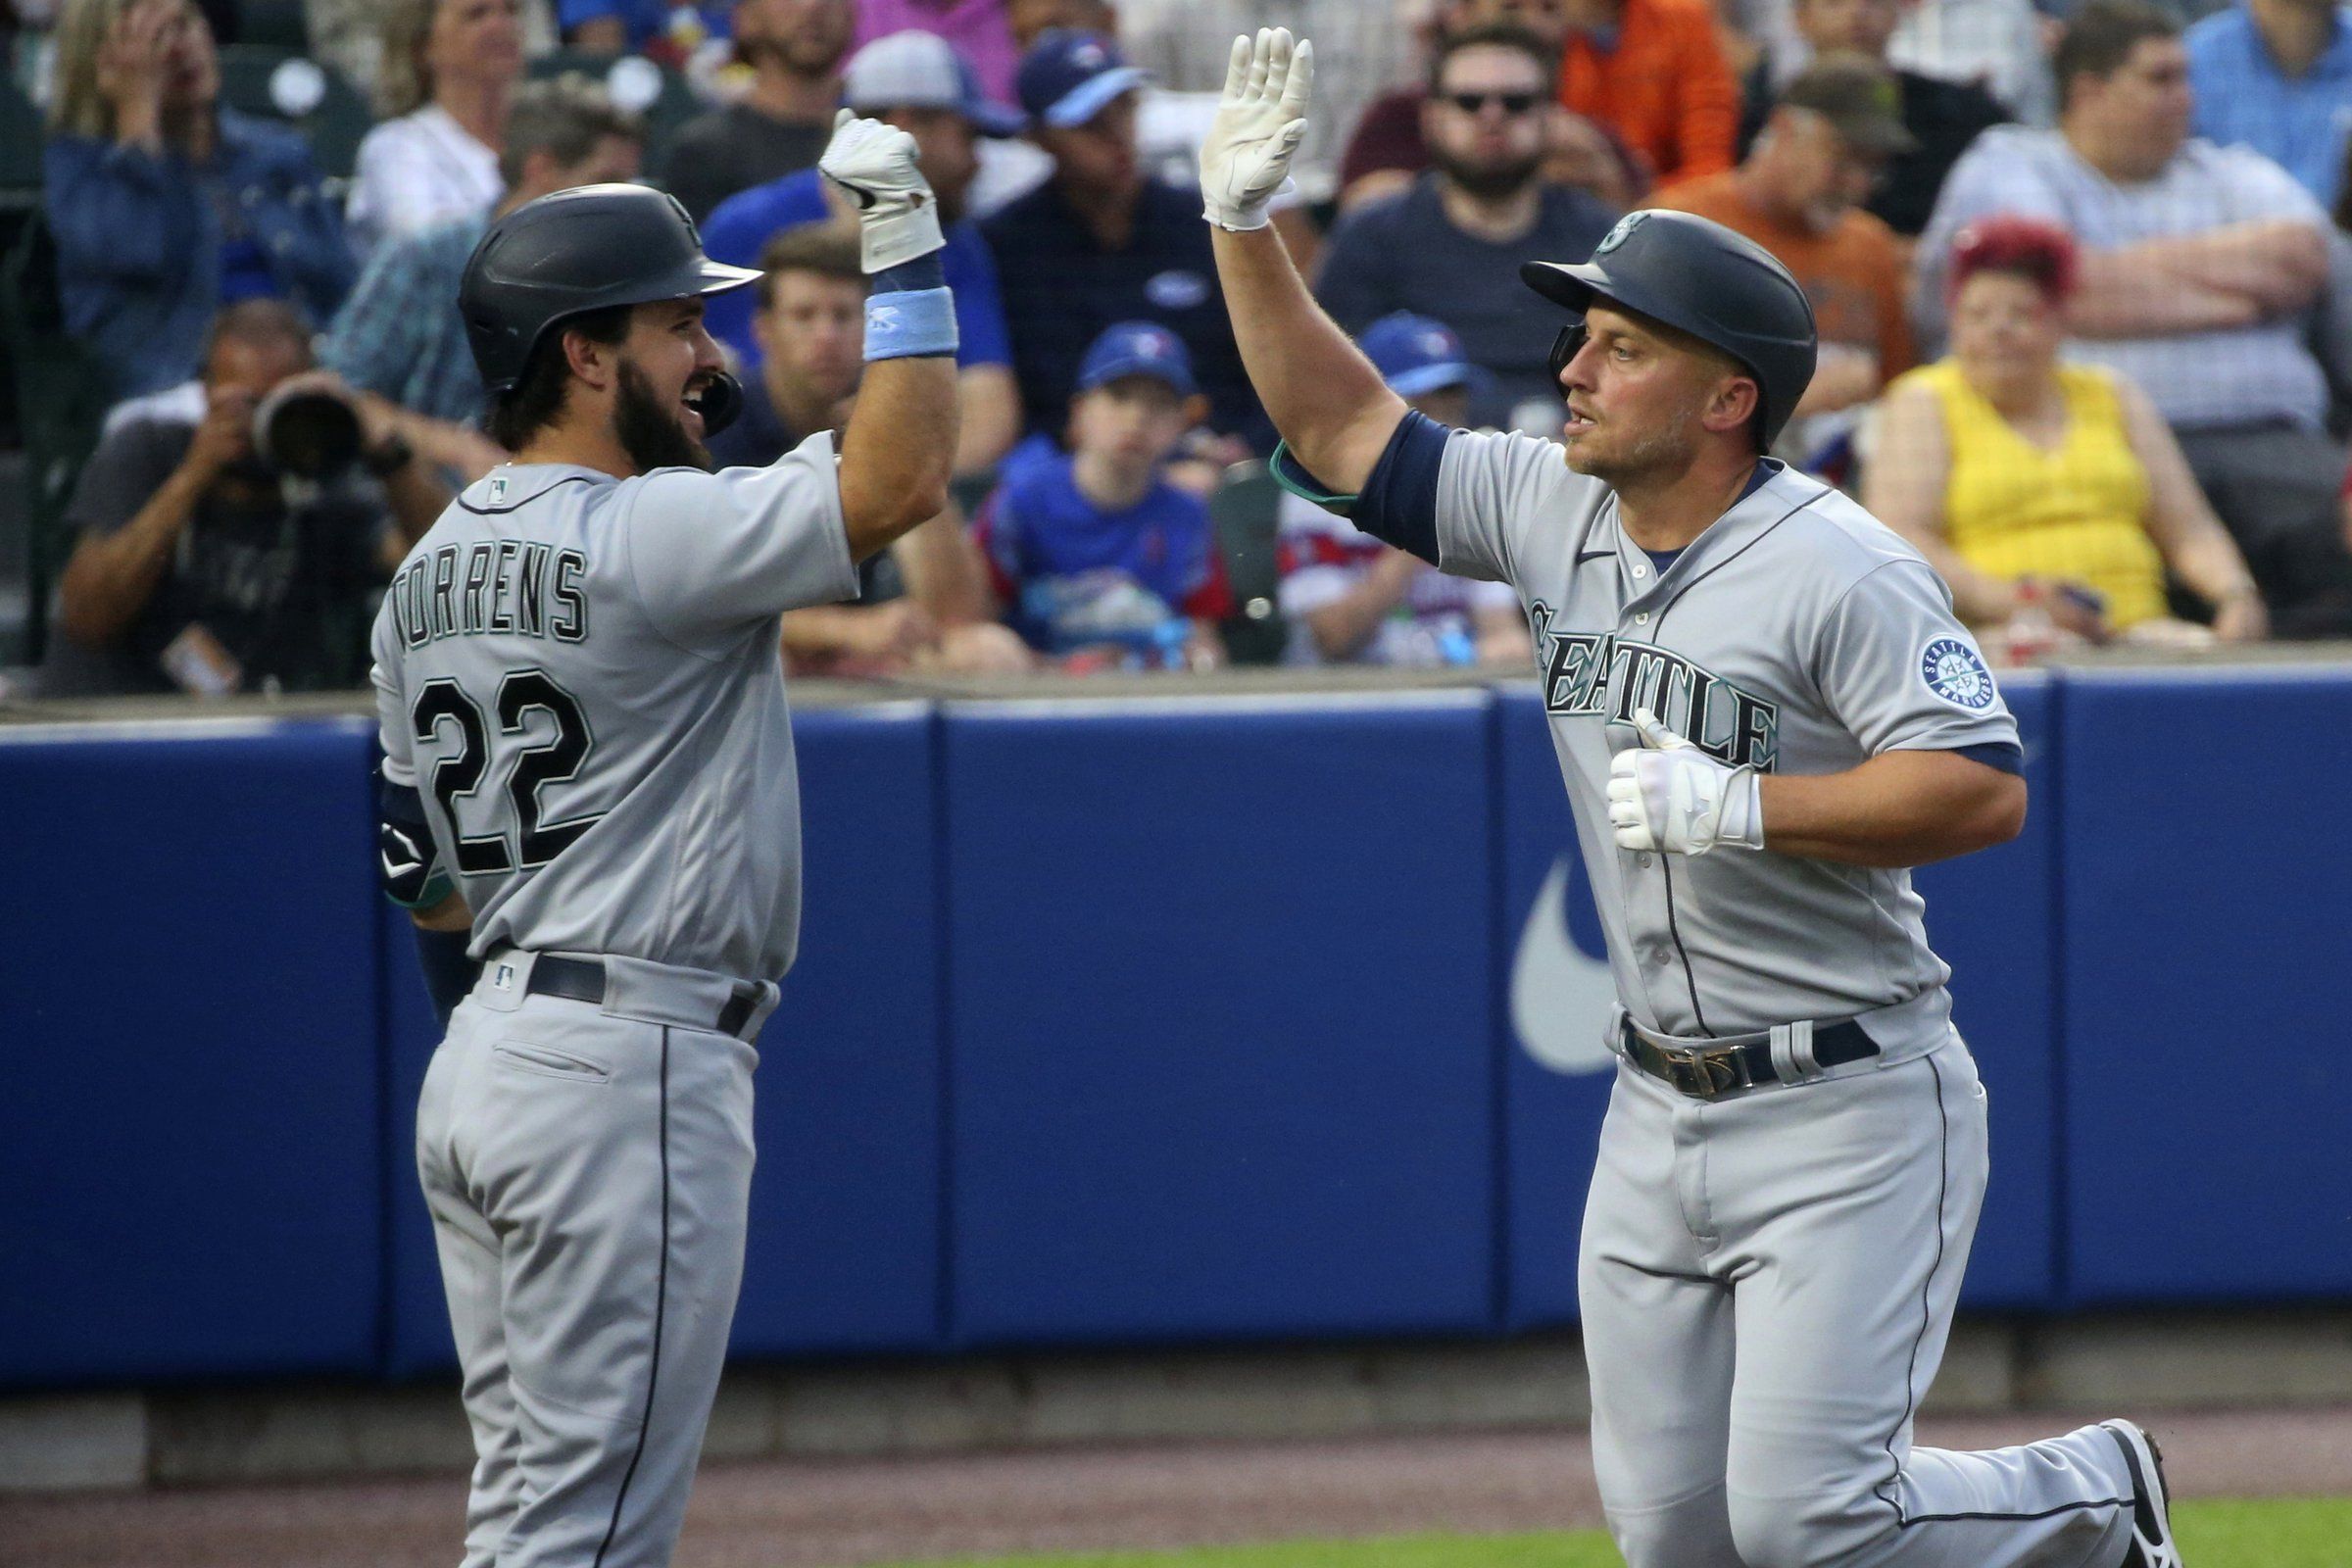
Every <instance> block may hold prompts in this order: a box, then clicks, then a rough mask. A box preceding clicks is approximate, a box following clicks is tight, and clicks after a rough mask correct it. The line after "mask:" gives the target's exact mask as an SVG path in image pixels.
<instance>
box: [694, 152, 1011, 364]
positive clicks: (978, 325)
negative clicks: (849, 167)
mask: <svg viewBox="0 0 2352 1568" xmlns="http://www.w3.org/2000/svg"><path fill="white" fill-rule="evenodd" d="M832 217H833V209H832V208H830V207H828V206H827V205H826V204H825V190H824V176H823V175H822V174H819V173H818V172H816V171H815V170H813V169H803V170H800V171H798V172H794V173H790V174H786V175H785V176H784V177H783V178H782V179H771V180H769V181H768V182H767V183H766V184H764V185H754V186H753V187H752V188H751V189H750V190H746V191H738V192H736V193H735V194H734V195H732V196H730V197H728V198H727V199H726V200H725V201H723V202H720V203H719V204H718V207H717V208H716V210H714V211H713V212H712V213H711V219H710V221H708V222H706V223H704V224H703V250H704V253H705V254H707V255H708V256H709V257H710V258H711V260H712V261H714V262H727V263H730V264H732V265H733V266H736V267H758V266H759V265H760V250H761V249H762V248H764V247H765V246H766V244H767V242H768V241H769V240H771V239H773V238H775V237H776V236H777V235H778V234H781V233H784V232H785V231H786V230H788V229H795V228H805V227H807V226H808V225H809V224H810V223H822V222H825V221H829V220H830V219H831V218H832ZM944 237H945V238H946V240H947V246H946V248H945V249H943V250H941V252H940V253H939V265H940V270H942V271H944V272H946V273H947V275H948V287H950V288H952V289H954V290H955V291H956V336H957V338H958V339H959V341H958V343H957V346H956V365H958V366H959V367H964V368H969V367H971V366H975V365H1010V364H1011V363H1012V342H1011V336H1010V334H1009V333H1008V332H1007V331H1006V330H1005V301H1004V299H1003V297H1002V296H1001V295H1000V294H999V293H998V290H997V264H996V262H995V260H994V259H993V258H992V257H991V256H990V255H989V252H988V246H987V244H986V243H985V242H984V241H982V239H981V238H980V231H979V229H977V228H975V227H973V226H972V224H970V223H969V222H963V221H957V222H954V223H950V224H949V225H948V226H947V228H946V230H945V232H944ZM759 308H760V291H759V290H758V289H756V288H738V289H730V290H728V291H727V292H726V293H724V294H713V295H711V300H710V304H709V307H708V311H707V314H706V315H705V316H704V318H703V319H704V322H705V323H706V324H707V325H708V326H709V327H710V328H711V336H712V337H715V338H717V339H718V340H719V341H720V342H722V343H724V344H726V345H727V346H728V347H729V348H731V349H733V350H734V351H735V352H736V353H737V354H738V355H740V356H741V357H742V362H743V368H744V371H745V374H746V376H747V377H748V376H749V375H750V374H752V373H754V372H756V371H757V370H758V368H759V365H760V345H759V343H758V342H757V341H755V340H754V339H753V337H752V318H753V316H754V315H756V314H757V313H758V311H759Z"/></svg>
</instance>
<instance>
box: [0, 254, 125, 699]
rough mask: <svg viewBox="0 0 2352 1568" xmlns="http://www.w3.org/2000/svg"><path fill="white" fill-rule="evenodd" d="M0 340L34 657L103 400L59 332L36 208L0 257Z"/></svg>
mask: <svg viewBox="0 0 2352 1568" xmlns="http://www.w3.org/2000/svg"><path fill="white" fill-rule="evenodd" d="M0 345H5V349H6V359H7V362H8V364H9V368H10V369H11V370H12V371H13V373H14V376H15V390H16V393H17V417H18V420H19V425H20V432H21V434H22V436H23V439H24V444H25V634H24V646H23V647H22V649H21V650H20V651H19V654H20V657H21V658H22V659H23V661H24V662H25V663H28V664H29V663H37V662H40V657H41V653H42V651H43V649H44V648H45V647H46V646H47V641H48V609H49V589H50V585H51V584H52V583H53V582H54V581H55V580H56V577H57V573H58V572H59V571H60V570H61V569H62V568H63V566H64V564H65V557H66V553H67V551H69V550H70V549H71V548H72V546H73V541H72V540H70V539H68V538H67V537H66V531H65V514H66V504H67V503H68V502H69V501H70V500H71V499H72V498H73V486H74V484H75V482H76V481H78V480H79V479H80V477H81V469H82V466H83V465H84V464H86V463H87V462H88V461H89V458H90V453H91V452H92V451H93V450H94V449H95V448H96V447H97V445H98V429H99V424H100V421H101V420H103V419H104V418H105V417H106V408H107V404H108V402H109V398H108V393H107V385H106V378H105V375H104V373H103V372H102V371H101V369H100V368H99V366H98V363H97V361H96V360H94V359H93V358H92V357H91V356H90V354H89V352H88V351H87V350H86V349H84V348H83V347H82V346H81V345H80V344H78V343H76V342H75V341H73V338H72V337H70V336H68V335H67V333H66V330H65V322H64V319H63V315H62V312H61V310H60V308H59V304H58V297H57V247H56V245H55V244H54V242H53V241H52V240H51V238H50V234H49V225H48V223H47V221H45V220H43V219H42V218H41V217H40V215H39V213H38V212H37V211H36V212H35V213H34V214H33V215H32V217H31V219H30V221H28V222H26V224H25V229H24V232H23V234H22V235H21V236H20V237H19V239H18V241H17V243H16V245H15V247H14V248H12V249H11V250H10V251H9V253H8V255H7V257H6V259H5V260H0Z"/></svg>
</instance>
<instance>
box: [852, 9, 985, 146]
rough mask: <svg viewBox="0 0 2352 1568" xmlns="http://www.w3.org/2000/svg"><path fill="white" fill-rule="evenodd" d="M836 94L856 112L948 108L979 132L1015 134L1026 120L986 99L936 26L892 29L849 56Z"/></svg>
mask: <svg viewBox="0 0 2352 1568" xmlns="http://www.w3.org/2000/svg"><path fill="white" fill-rule="evenodd" d="M841 100H842V102H843V103H845V104H847V105H849V106H850V107H851V108H852V109H855V110H857V111H858V113H859V114H861V115H869V114H879V113H881V112H883V111H884V110H890V109H953V110H955V111H956V113H957V114H959V115H961V116H963V118H964V119H966V120H968V121H970V122H971V123H972V128H973V129H974V130H976V131H978V132H980V134H981V135H983V136H1017V135H1019V134H1020V133H1021V129H1022V127H1023V126H1024V125H1026V124H1027V123H1028V121H1027V120H1026V119H1025V118H1023V116H1022V115H1021V113H1020V111H1019V110H1017V109H1007V108H1005V106H1004V105H1003V104H999V103H991V102H990V101H989V97H988V94H986V93H985V92H983V91H981V90H980V78H979V76H978V75H976V74H974V73H973V71H972V68H971V67H970V66H969V65H967V64H965V62H964V58H963V56H961V55H959V54H957V53H956V46H955V45H954V44H952V43H950V42H948V40H947V39H945V38H942V37H941V36H939V34H937V33H935V32H920V31H914V30H909V31H907V32H894V33H892V34H891V35H890V36H889V37H887V38H876V39H875V40H874V41H873V42H872V43H869V44H867V45H866V46H865V47H864V48H862V49H860V50H858V52H857V53H856V54H854V55H852V56H851V57H850V63H849V64H848V65H847V66H845V67H843V68H842V73H841Z"/></svg>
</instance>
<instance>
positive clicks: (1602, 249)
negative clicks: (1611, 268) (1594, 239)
mask: <svg viewBox="0 0 2352 1568" xmlns="http://www.w3.org/2000/svg"><path fill="white" fill-rule="evenodd" d="M1648 216H1649V214H1647V213H1645V212H1644V213H1628V214H1626V215H1625V216H1624V217H1623V218H1620V219H1619V220H1617V226H1616V227H1615V228H1612V229H1610V230H1609V231H1608V233H1606V234H1604V235H1603V236H1601V241H1600V243H1599V244H1597V245H1595V246H1593V255H1595V256H1606V255H1608V254H1609V252H1611V251H1613V250H1615V249H1616V248H1617V247H1618V246H1620V245H1622V244H1624V243H1625V242H1626V241H1627V240H1628V239H1629V238H1631V237H1632V235H1633V232H1634V230H1635V229H1637V228H1640V227H1641V226H1642V220H1643V219H1645V218H1647V217H1648Z"/></svg>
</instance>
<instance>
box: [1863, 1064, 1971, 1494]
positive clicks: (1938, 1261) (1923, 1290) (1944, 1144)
mask: <svg viewBox="0 0 2352 1568" xmlns="http://www.w3.org/2000/svg"><path fill="white" fill-rule="evenodd" d="M1920 1059H1921V1060H1922V1061H1925V1062H1926V1063H1927V1064H1928V1073H1929V1075H1930V1076H1931V1077H1932V1078H1933V1079H1934V1080H1935V1084H1936V1256H1935V1257H1934V1258H1933V1259H1931V1260H1930V1261H1929V1263H1928V1277H1927V1278H1926V1279H1925V1280H1924V1281H1922V1282H1921V1284H1920V1287H1919V1333H1918V1334H1917V1335H1915V1336H1913V1338H1912V1341H1911V1361H1910V1364H1909V1366H1908V1367H1906V1368H1905V1370H1904V1372H1903V1418H1902V1419H1901V1420H1900V1421H1898V1422H1896V1423H1895V1426H1894V1430H1893V1431H1891V1432H1889V1433H1887V1463H1888V1464H1890V1465H1892V1466H1893V1467H1894V1474H1893V1475H1890V1476H1888V1477H1887V1479H1886V1480H1885V1481H1884V1482H1881V1483H1880V1484H1879V1485H1878V1486H1876V1487H1874V1488H1872V1489H1871V1490H1872V1491H1874V1492H1876V1493H1877V1494H1878V1495H1879V1500H1880V1501H1881V1502H1883V1503H1885V1504H1887V1507H1889V1508H1892V1509H1893V1510H1894V1522H1895V1526H1896V1528H1898V1529H1900V1528H1902V1527H1904V1526H1907V1525H1908V1524H1910V1522H1911V1521H1910V1520H1908V1519H1906V1518H1905V1517H1904V1516H1903V1499H1902V1498H1901V1497H1900V1496H1899V1495H1896V1493H1895V1490H1894V1489H1895V1484H1896V1483H1897V1482H1898V1481H1900V1480H1901V1479H1902V1474H1903V1462H1902V1460H1900V1459H1898V1458H1896V1457H1895V1453H1894V1440H1895V1439H1896V1438H1897V1437H1898V1436H1900V1435H1901V1433H1902V1432H1903V1430H1904V1429H1905V1428H1906V1427H1908V1426H1910V1424H1911V1412H1912V1410H1913V1408H1914V1407H1915V1406H1916V1405H1917V1404H1918V1402H1919V1348H1920V1346H1921V1345H1923V1344H1925V1343H1926V1341H1927V1338H1928V1330H1929V1329H1930V1328H1931V1327H1933V1326H1934V1325H1935V1322H1936V1273H1937V1271H1939V1270H1940V1269H1941V1268H1942V1267H1943V1205H1944V1204H1945V1203H1946V1202H1947V1201H1950V1198H1951V1188H1952V1123H1951V1118H1950V1116H1949V1115H1947V1114H1946V1113H1945V1111H1944V1108H1943V1069H1942V1068H1941V1067H1938V1066H1936V1055H1935V1053H1933V1052H1931V1053H1929V1054H1927V1055H1925V1056H1923V1057H1921V1058H1920Z"/></svg>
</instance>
